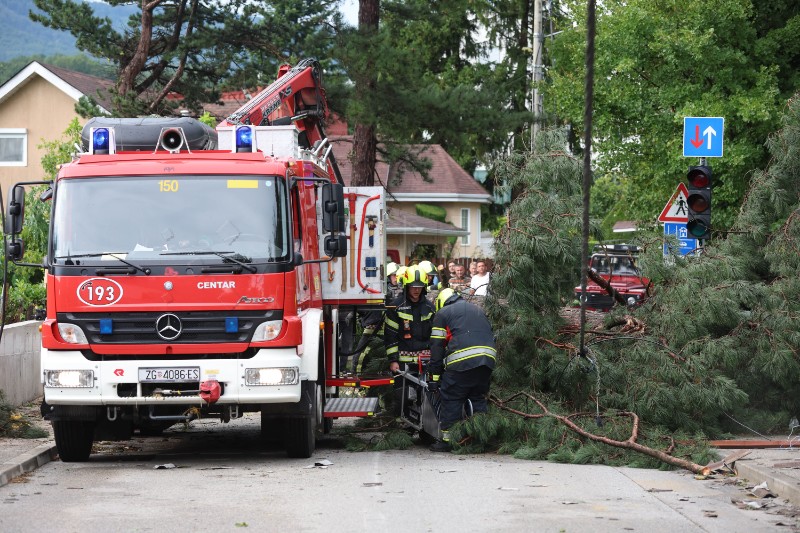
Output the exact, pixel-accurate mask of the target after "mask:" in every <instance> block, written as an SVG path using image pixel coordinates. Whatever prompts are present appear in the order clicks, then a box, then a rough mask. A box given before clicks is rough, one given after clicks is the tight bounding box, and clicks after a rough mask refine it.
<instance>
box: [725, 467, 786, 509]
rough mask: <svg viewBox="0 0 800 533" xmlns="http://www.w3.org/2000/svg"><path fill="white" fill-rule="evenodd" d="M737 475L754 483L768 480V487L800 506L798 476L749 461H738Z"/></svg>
mask: <svg viewBox="0 0 800 533" xmlns="http://www.w3.org/2000/svg"><path fill="white" fill-rule="evenodd" d="M736 475H737V476H738V477H742V478H745V479H747V480H748V481H752V482H754V483H763V482H765V481H766V482H767V487H769V490H770V491H771V492H774V493H775V494H777V495H778V496H780V497H781V498H784V499H785V500H788V501H789V502H790V503H791V504H792V505H797V506H800V482H798V480H797V479H796V478H793V477H790V476H787V475H786V474H781V473H780V472H775V471H772V470H769V469H763V468H758V467H757V466H756V465H752V464H748V462H747V461H737V463H736Z"/></svg>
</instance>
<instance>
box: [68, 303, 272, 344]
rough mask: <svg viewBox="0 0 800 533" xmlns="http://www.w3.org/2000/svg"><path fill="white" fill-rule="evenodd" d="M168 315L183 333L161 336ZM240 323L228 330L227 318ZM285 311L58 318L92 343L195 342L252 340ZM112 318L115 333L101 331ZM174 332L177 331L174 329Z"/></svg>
mask: <svg viewBox="0 0 800 533" xmlns="http://www.w3.org/2000/svg"><path fill="white" fill-rule="evenodd" d="M165 314H170V315H175V316H176V317H177V318H178V319H179V320H180V328H179V331H180V333H179V334H178V336H177V337H175V338H174V339H170V340H167V339H164V338H162V337H160V336H159V335H158V328H157V326H156V322H157V321H158V320H159V318H160V317H162V316H163V315H165ZM231 318H235V319H236V321H237V322H238V327H237V328H236V331H232V332H227V331H226V322H227V319H231ZM282 318H283V311H280V310H276V311H186V312H174V313H163V312H158V313H151V312H144V313H59V314H58V316H57V320H58V321H59V322H65V323H70V324H75V325H76V326H80V328H81V329H82V330H83V332H84V333H85V334H86V338H87V339H88V341H89V343H91V344H195V343H220V342H250V339H251V338H252V336H253V331H254V330H255V328H256V327H257V326H258V325H259V324H261V323H262V322H266V321H269V320H280V319H282ZM104 319H106V320H109V319H110V321H111V333H100V324H101V320H104ZM170 332H172V333H174V332H173V330H170Z"/></svg>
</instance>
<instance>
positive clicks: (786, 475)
mask: <svg viewBox="0 0 800 533" xmlns="http://www.w3.org/2000/svg"><path fill="white" fill-rule="evenodd" d="M736 451H737V450H719V454H720V456H722V457H724V456H726V455H729V454H732V453H734V452H736ZM747 451H749V452H750V453H749V454H748V455H747V456H746V457H742V458H741V459H739V460H737V461H736V463H735V470H736V473H737V476H738V477H739V478H740V479H745V480H747V481H748V482H749V483H748V485H758V484H760V483H763V482H766V483H767V488H768V489H769V490H770V492H772V493H773V494H775V495H777V496H778V497H779V498H781V499H785V500H787V501H789V503H791V504H792V505H794V506H798V507H800V446H797V445H795V446H793V447H791V448H790V447H788V442H787V447H785V448H775V449H758V450H747Z"/></svg>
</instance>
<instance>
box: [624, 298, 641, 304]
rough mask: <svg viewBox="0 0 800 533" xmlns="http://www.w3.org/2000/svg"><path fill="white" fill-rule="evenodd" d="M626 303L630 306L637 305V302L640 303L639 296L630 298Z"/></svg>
mask: <svg viewBox="0 0 800 533" xmlns="http://www.w3.org/2000/svg"><path fill="white" fill-rule="evenodd" d="M625 301H626V302H628V305H636V302H638V301H639V298H638V297H637V296H628V299H627V300H625Z"/></svg>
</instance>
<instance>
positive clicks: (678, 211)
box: [658, 183, 689, 223]
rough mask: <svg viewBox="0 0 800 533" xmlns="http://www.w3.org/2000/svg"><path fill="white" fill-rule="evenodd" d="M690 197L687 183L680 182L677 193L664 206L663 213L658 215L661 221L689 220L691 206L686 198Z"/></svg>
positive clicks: (684, 221)
mask: <svg viewBox="0 0 800 533" xmlns="http://www.w3.org/2000/svg"><path fill="white" fill-rule="evenodd" d="M688 197H689V189H687V188H686V184H685V183H679V184H678V188H677V189H676V190H675V193H674V194H673V195H672V197H671V198H670V199H669V202H667V205H665V206H664V209H663V210H662V211H661V214H660V215H658V221H659V222H683V223H686V222H688V221H689V207H688V205H687V203H686V199H687V198H688Z"/></svg>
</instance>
